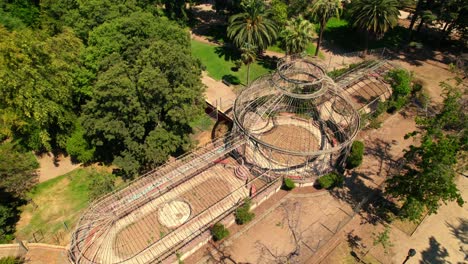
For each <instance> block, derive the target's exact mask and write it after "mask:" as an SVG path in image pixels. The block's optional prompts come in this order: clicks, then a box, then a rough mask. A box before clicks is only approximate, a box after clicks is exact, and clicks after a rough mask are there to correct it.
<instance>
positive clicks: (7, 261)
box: [0, 257, 24, 264]
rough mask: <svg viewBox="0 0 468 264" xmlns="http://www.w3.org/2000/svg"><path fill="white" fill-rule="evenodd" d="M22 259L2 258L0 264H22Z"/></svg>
mask: <svg viewBox="0 0 468 264" xmlns="http://www.w3.org/2000/svg"><path fill="white" fill-rule="evenodd" d="M22 263H24V259H23V258H20V257H3V258H0V264H22Z"/></svg>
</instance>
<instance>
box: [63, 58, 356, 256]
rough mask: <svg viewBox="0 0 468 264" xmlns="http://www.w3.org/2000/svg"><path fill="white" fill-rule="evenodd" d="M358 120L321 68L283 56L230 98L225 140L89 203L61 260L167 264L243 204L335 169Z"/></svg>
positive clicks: (353, 135) (349, 141)
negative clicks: (288, 181)
mask: <svg viewBox="0 0 468 264" xmlns="http://www.w3.org/2000/svg"><path fill="white" fill-rule="evenodd" d="M359 122H360V121H359V115H358V113H357V111H356V110H355V109H354V108H353V107H352V103H351V102H350V100H349V98H347V97H346V96H345V93H343V92H342V91H341V90H340V89H339V88H338V87H337V86H336V85H335V84H334V82H333V81H332V80H331V79H330V78H329V77H328V76H327V75H326V74H325V71H324V69H323V67H321V66H320V65H318V64H317V63H316V62H314V61H313V60H310V59H304V58H300V59H283V60H281V61H280V63H279V65H278V70H277V71H276V72H275V73H274V74H271V75H267V76H264V77H262V78H260V79H257V80H256V81H255V82H254V83H252V84H251V85H250V86H249V87H248V88H246V89H245V90H244V91H243V92H241V94H240V95H239V96H238V98H237V99H236V101H235V105H234V128H233V131H232V133H231V134H230V135H229V136H227V137H225V138H221V139H218V140H214V141H213V142H211V143H210V144H208V145H207V146H205V147H202V148H199V149H197V150H195V151H193V152H191V153H188V154H186V155H184V156H182V157H180V158H178V159H177V160H176V161H172V162H169V163H167V164H166V165H163V166H161V167H159V168H157V169H155V170H153V171H151V172H149V173H147V174H145V175H143V176H141V177H139V178H138V179H137V180H135V181H134V182H132V183H130V184H129V185H127V186H126V187H124V188H121V189H120V190H118V191H115V192H113V193H110V194H108V195H106V196H104V197H102V198H100V199H99V200H98V201H96V202H94V203H93V204H92V205H91V206H90V207H89V208H88V209H87V210H86V212H85V213H84V214H83V215H82V217H81V218H80V220H79V221H78V225H77V228H76V230H75V232H74V233H73V234H72V240H71V245H70V248H69V251H68V253H69V259H70V261H71V262H73V263H158V262H164V261H167V260H168V258H170V257H171V256H173V255H174V254H175V252H179V251H180V250H181V249H182V247H183V246H184V245H187V244H189V243H191V242H193V241H194V239H196V238H197V237H199V236H200V235H201V234H203V233H204V232H205V231H207V230H208V229H209V227H210V226H211V225H213V224H214V223H216V222H218V221H220V220H222V219H224V218H225V217H226V216H229V215H231V213H232V212H233V210H235V208H237V207H238V206H239V205H240V204H242V202H243V200H244V199H245V198H246V197H253V198H255V197H256V196H258V195H259V194H262V193H264V192H270V191H271V187H272V186H273V184H276V183H277V182H278V181H279V180H281V179H282V178H283V177H289V178H293V179H295V180H297V181H302V182H304V181H306V182H312V181H313V180H314V179H316V177H319V176H321V175H323V174H324V173H327V172H329V171H331V170H333V169H334V168H335V167H336V166H340V164H341V162H343V158H344V156H345V155H346V152H347V149H348V147H349V145H350V144H351V142H352V140H353V139H354V137H355V136H356V133H357V132H358V129H359ZM275 186H276V185H275ZM182 253H184V252H182Z"/></svg>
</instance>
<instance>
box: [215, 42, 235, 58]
mask: <svg viewBox="0 0 468 264" xmlns="http://www.w3.org/2000/svg"><path fill="white" fill-rule="evenodd" d="M215 53H216V54H217V55H218V57H220V58H224V60H225V61H235V60H239V59H240V58H241V54H240V52H239V50H238V49H236V48H235V47H234V46H231V45H223V46H218V47H216V48H215Z"/></svg>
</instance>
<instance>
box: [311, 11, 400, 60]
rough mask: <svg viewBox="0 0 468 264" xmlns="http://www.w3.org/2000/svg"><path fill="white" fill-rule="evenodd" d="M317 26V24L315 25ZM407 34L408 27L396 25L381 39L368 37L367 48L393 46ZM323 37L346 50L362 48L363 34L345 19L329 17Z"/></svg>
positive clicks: (351, 50)
mask: <svg viewBox="0 0 468 264" xmlns="http://www.w3.org/2000/svg"><path fill="white" fill-rule="evenodd" d="M316 28H318V26H317V27H316ZM407 34H408V29H407V28H404V27H401V26H396V27H395V28H393V29H390V30H389V31H388V32H387V33H386V34H385V35H384V37H383V38H381V39H378V40H377V39H370V40H369V49H378V48H383V47H387V48H395V47H398V45H400V44H401V43H403V42H404V40H405V38H406V36H407ZM323 38H324V40H325V41H328V42H330V43H332V44H334V45H337V46H339V47H340V48H342V49H343V50H345V51H346V52H353V51H359V50H363V49H364V35H363V34H360V33H359V32H357V30H356V29H354V28H353V27H352V25H351V24H350V23H349V22H348V21H347V20H345V19H338V18H331V19H330V20H329V21H328V23H327V27H326V28H325V31H324V33H323Z"/></svg>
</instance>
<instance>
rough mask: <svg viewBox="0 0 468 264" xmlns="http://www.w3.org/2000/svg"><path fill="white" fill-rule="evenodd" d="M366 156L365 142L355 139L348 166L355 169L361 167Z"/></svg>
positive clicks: (347, 162) (347, 161) (347, 160)
mask: <svg viewBox="0 0 468 264" xmlns="http://www.w3.org/2000/svg"><path fill="white" fill-rule="evenodd" d="M363 156H364V143H362V142H361V141H354V142H353V144H352V146H351V151H350V153H349V156H348V158H347V159H346V168H348V169H353V168H356V167H359V165H361V163H362V158H363Z"/></svg>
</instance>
